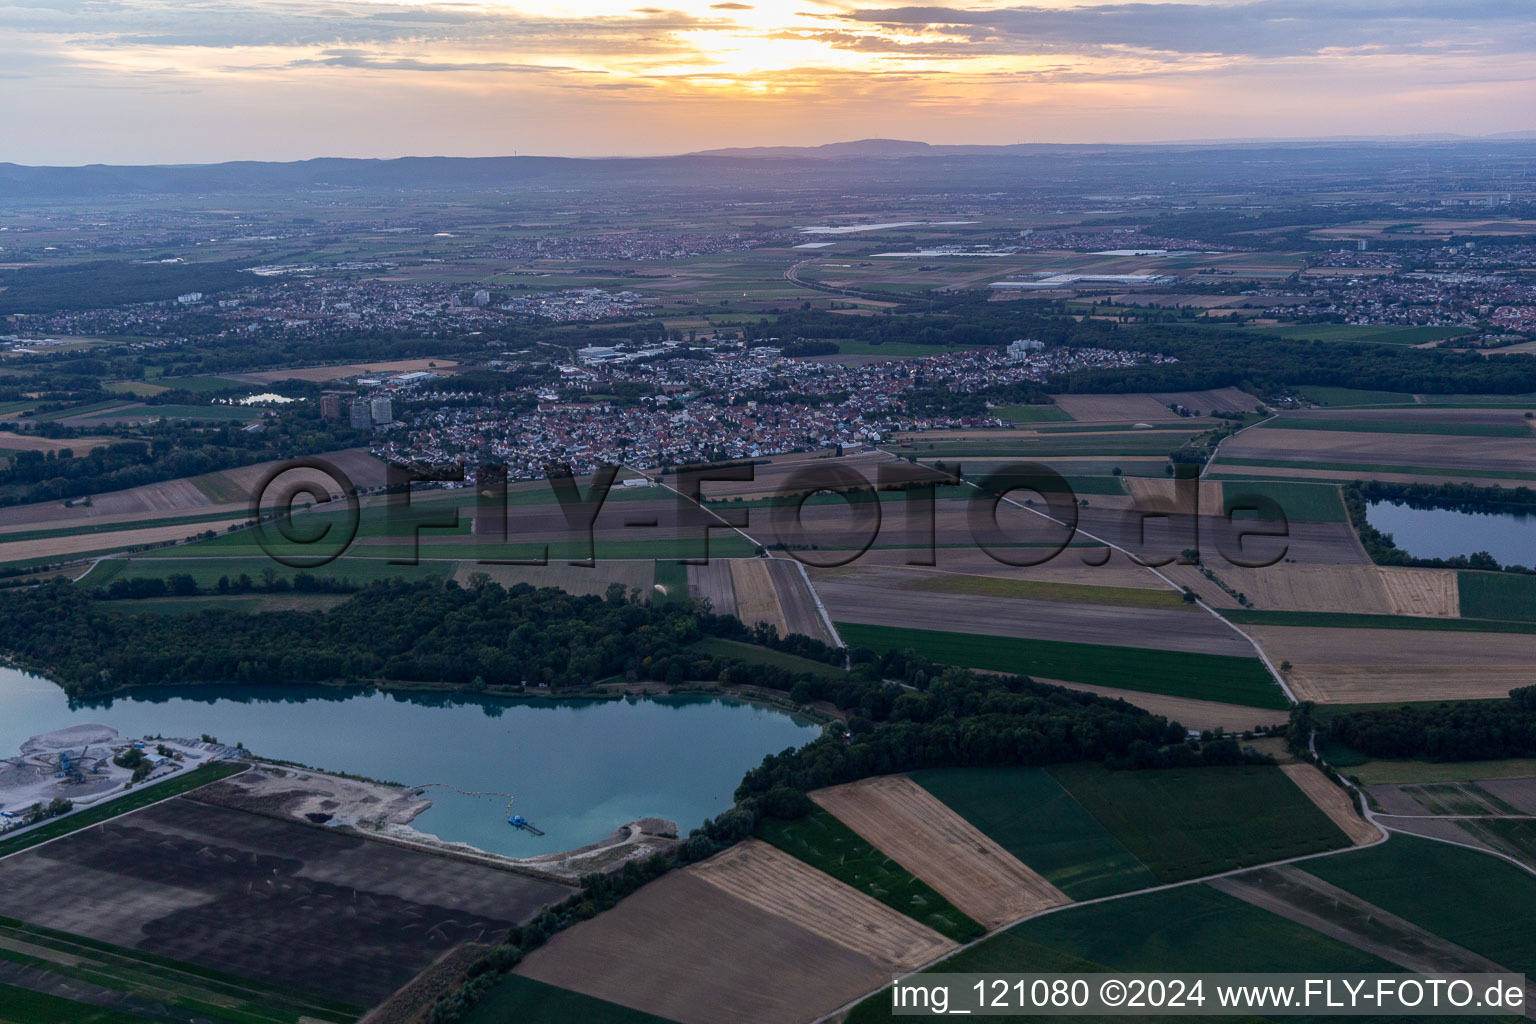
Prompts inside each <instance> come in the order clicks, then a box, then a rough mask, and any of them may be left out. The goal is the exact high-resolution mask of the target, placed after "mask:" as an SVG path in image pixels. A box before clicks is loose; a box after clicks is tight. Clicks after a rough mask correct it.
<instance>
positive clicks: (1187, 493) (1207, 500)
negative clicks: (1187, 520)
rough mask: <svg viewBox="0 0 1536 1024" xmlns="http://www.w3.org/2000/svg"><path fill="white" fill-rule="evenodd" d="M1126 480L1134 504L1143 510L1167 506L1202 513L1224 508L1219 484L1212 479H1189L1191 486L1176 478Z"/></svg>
mask: <svg viewBox="0 0 1536 1024" xmlns="http://www.w3.org/2000/svg"><path fill="white" fill-rule="evenodd" d="M1125 482H1126V484H1127V485H1128V486H1129V488H1130V491H1131V498H1132V499H1133V503H1134V505H1135V507H1137V508H1139V509H1142V510H1143V511H1146V512H1151V511H1154V510H1165V509H1166V510H1168V511H1172V512H1181V513H1183V514H1185V515H1189V514H1190V513H1196V514H1199V515H1205V516H1219V515H1223V514H1224V513H1225V512H1226V505H1225V504H1224V502H1225V498H1224V496H1223V494H1222V489H1221V484H1219V483H1217V482H1216V481H1214V480H1197V481H1192V483H1193V486H1191V484H1190V483H1184V484H1183V485H1182V486H1180V481H1176V480H1168V479H1166V478H1165V479H1161V480H1159V479H1157V478H1155V477H1139V476H1138V477H1131V478H1129V479H1127V480H1126V481H1125ZM1191 502H1194V503H1195V504H1194V506H1193V507H1191Z"/></svg>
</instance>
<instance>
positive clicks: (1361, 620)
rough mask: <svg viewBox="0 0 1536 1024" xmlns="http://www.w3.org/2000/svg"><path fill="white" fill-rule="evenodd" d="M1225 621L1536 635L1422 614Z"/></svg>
mask: <svg viewBox="0 0 1536 1024" xmlns="http://www.w3.org/2000/svg"><path fill="white" fill-rule="evenodd" d="M1221 615H1222V618H1224V619H1226V620H1228V621H1229V622H1235V623H1237V624H1238V625H1239V626H1311V627H1320V628H1323V629H1416V630H1431V631H1444V632H1452V633H1536V623H1531V622H1499V621H1497V620H1494V619H1436V618H1430V617H1429V616H1423V615H1370V614H1364V613H1360V612H1264V611H1246V610H1243V609H1239V608H1223V609H1221Z"/></svg>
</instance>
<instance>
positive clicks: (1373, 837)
mask: <svg viewBox="0 0 1536 1024" xmlns="http://www.w3.org/2000/svg"><path fill="white" fill-rule="evenodd" d="M1280 770H1281V771H1283V772H1285V774H1286V776H1287V777H1288V778H1289V779H1290V780H1291V781H1292V782H1294V783H1296V788H1298V789H1300V790H1301V791H1302V792H1303V793H1305V794H1307V799H1308V800H1311V801H1312V802H1313V803H1314V804H1316V805H1317V809H1318V810H1320V811H1322V812H1323V813H1324V814H1326V815H1328V820H1329V821H1331V822H1333V823H1334V824H1335V825H1337V826H1339V830H1340V831H1341V832H1343V833H1344V834H1345V835H1346V836H1349V840H1350V842H1352V843H1354V844H1355V845H1356V846H1368V845H1369V844H1371V843H1374V842H1376V841H1377V840H1378V839H1380V838H1381V830H1380V829H1378V828H1377V827H1376V826H1375V825H1372V824H1371V823H1370V822H1368V821H1366V820H1365V819H1364V818H1362V817H1360V815H1358V814H1356V813H1355V808H1354V803H1353V800H1354V798H1353V797H1351V796H1350V795H1349V793H1347V792H1345V791H1344V789H1343V788H1341V787H1339V786H1335V785H1334V784H1333V780H1331V779H1329V778H1328V776H1326V775H1324V774H1323V773H1322V771H1321V770H1319V769H1318V768H1316V767H1314V766H1313V765H1310V764H1283V765H1281V766H1280Z"/></svg>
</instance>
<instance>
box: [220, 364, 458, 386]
mask: <svg viewBox="0 0 1536 1024" xmlns="http://www.w3.org/2000/svg"><path fill="white" fill-rule="evenodd" d="M434 364H435V365H434ZM458 365H459V364H458V363H455V362H454V361H453V360H451V359H396V360H393V361H391V362H383V363H346V364H345V365H342V366H298V367H294V368H293V369H290V370H259V371H257V372H255V373H236V374H226V376H229V377H231V378H233V379H235V380H248V381H251V382H253V383H260V384H271V383H274V382H276V381H280V380H307V381H310V382H312V383H316V384H324V383H325V382H326V381H332V380H341V379H342V378H343V377H355V376H357V375H358V374H362V373H413V372H418V371H421V370H430V371H432V372H434V373H438V374H448V373H452V372H453V367H455V366H458Z"/></svg>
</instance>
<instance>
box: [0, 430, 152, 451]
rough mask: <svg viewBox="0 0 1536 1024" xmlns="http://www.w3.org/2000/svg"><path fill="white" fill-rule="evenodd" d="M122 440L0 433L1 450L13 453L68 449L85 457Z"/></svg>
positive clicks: (118, 438) (117, 438) (119, 438)
mask: <svg viewBox="0 0 1536 1024" xmlns="http://www.w3.org/2000/svg"><path fill="white" fill-rule="evenodd" d="M121 440H123V438H121V437H38V436H36V435H35V434H30V433H27V434H23V433H11V432H10V431H5V432H3V433H0V448H4V449H8V450H10V451H13V452H56V451H59V450H60V449H63V448H68V449H69V450H70V451H72V452H74V453H75V454H76V455H84V454H86V453H87V452H90V451H94V450H95V449H97V448H100V447H102V446H103V445H109V444H116V443H117V442H119V441H121Z"/></svg>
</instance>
